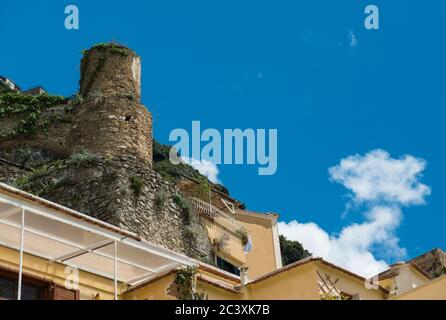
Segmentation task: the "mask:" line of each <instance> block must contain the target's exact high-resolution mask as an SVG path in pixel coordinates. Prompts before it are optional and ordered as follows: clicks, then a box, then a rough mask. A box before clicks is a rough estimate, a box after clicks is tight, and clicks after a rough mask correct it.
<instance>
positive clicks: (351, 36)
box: [348, 30, 359, 48]
mask: <svg viewBox="0 0 446 320" xmlns="http://www.w3.org/2000/svg"><path fill="white" fill-rule="evenodd" d="M348 37H349V39H350V47H351V48H354V47H356V46H357V45H358V44H359V42H358V39H356V36H355V33H354V32H353V30H350V31H349V32H348Z"/></svg>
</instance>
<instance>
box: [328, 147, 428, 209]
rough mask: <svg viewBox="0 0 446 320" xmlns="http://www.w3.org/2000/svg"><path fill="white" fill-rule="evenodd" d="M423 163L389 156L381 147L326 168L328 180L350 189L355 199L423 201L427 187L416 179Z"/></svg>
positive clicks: (362, 200) (423, 166) (408, 158)
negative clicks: (328, 173) (329, 178)
mask: <svg viewBox="0 0 446 320" xmlns="http://www.w3.org/2000/svg"><path fill="white" fill-rule="evenodd" d="M425 167H426V162H425V161H424V160H423V159H417V158H414V157H413V156H410V155H406V156H404V157H403V158H401V159H393V158H391V157H390V155H389V153H387V152H386V151H383V150H374V151H372V152H370V153H368V154H366V155H365V156H360V155H354V156H350V157H348V158H346V159H342V160H341V163H340V165H338V166H336V167H333V168H330V169H329V172H330V176H331V179H332V180H333V181H335V182H339V183H341V184H343V185H344V186H345V187H346V188H347V189H349V190H351V191H352V192H353V195H354V200H355V201H357V202H366V201H386V202H392V203H400V204H403V205H410V204H423V203H424V197H425V196H427V195H429V194H430V192H431V190H430V188H429V187H428V186H426V185H424V184H422V183H420V182H419V181H418V178H419V174H420V173H421V172H422V171H423V170H424V169H425Z"/></svg>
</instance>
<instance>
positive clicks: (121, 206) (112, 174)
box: [0, 156, 212, 262]
mask: <svg viewBox="0 0 446 320" xmlns="http://www.w3.org/2000/svg"><path fill="white" fill-rule="evenodd" d="M59 162H60V161H59ZM59 162H58V163H57V167H56V166H55V165H49V167H48V170H47V171H46V172H43V173H40V174H39V175H37V176H33V175H32V174H31V178H30V179H29V182H28V183H27V184H25V185H23V189H25V190H26V191H29V192H31V193H34V194H38V195H39V196H41V197H43V198H45V199H48V200H50V201H53V202H55V203H58V204H61V205H63V206H66V207H68V208H72V209H74V210H77V211H79V212H82V213H85V214H88V215H90V216H92V217H95V218H97V219H100V220H103V221H106V222H108V223H111V224H114V225H116V226H118V227H121V228H123V229H126V230H129V231H132V232H134V233H136V234H138V235H139V236H141V237H142V238H144V239H146V240H148V241H151V242H153V243H156V244H159V245H162V246H164V247H166V248H169V249H171V250H174V251H177V252H181V253H183V254H186V255H188V256H190V257H193V258H196V259H199V260H202V261H207V262H210V261H212V259H211V251H212V248H211V245H210V242H209V239H208V235H207V231H206V230H205V229H204V227H203V226H202V225H201V222H200V218H199V215H198V214H197V213H196V212H194V211H191V212H189V213H188V214H189V216H185V214H186V213H185V212H184V210H183V209H182V208H181V207H180V205H179V204H178V203H177V201H176V200H175V197H178V196H180V197H181V195H180V192H179V190H178V189H177V187H176V186H175V185H174V184H171V183H170V182H167V181H165V180H164V179H163V178H162V177H161V176H160V175H159V174H158V173H156V172H155V171H153V170H152V169H151V168H150V164H149V163H148V162H144V161H141V160H139V159H137V158H135V157H133V156H117V157H113V158H110V157H102V156H94V157H92V158H90V159H84V160H78V161H74V160H73V159H68V160H65V161H63V163H59ZM1 172H2V167H1V163H0V173H1ZM3 172H6V171H3ZM7 172H10V173H11V175H15V174H16V170H15V169H14V168H9V170H8V171H7ZM4 177H6V176H4ZM13 177H17V176H16V175H15V176H13Z"/></svg>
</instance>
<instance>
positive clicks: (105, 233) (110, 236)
mask: <svg viewBox="0 0 446 320" xmlns="http://www.w3.org/2000/svg"><path fill="white" fill-rule="evenodd" d="M8 187H9V186H8ZM9 188H11V187H9ZM11 189H14V188H11ZM14 190H16V189H14ZM19 192H21V193H24V192H23V191H19ZM42 201H46V200H43V199H42ZM46 202H48V201H46ZM48 203H49V202H48ZM0 204H7V205H10V206H13V208H11V209H9V210H6V211H4V212H0V225H8V226H10V227H14V228H18V229H19V230H20V244H19V247H18V248H17V247H16V246H14V245H11V244H9V243H3V242H0V245H2V246H5V247H9V248H12V249H15V250H19V257H20V259H19V275H18V290H17V300H21V298H22V278H23V256H24V253H28V254H31V255H34V256H38V257H40V258H43V259H45V260H49V262H50V263H63V264H65V265H67V266H72V267H75V268H78V269H80V270H84V271H86V272H90V273H93V274H96V275H100V276H103V277H106V278H109V279H110V275H105V274H103V273H101V272H99V271H95V270H90V269H89V268H86V267H82V266H78V265H73V264H72V263H70V262H69V261H68V260H70V259H74V258H77V257H80V256H82V255H85V254H88V253H94V254H96V255H99V256H102V257H106V258H109V259H112V260H113V272H112V273H113V284H114V299H115V300H117V299H118V281H120V280H119V279H118V262H121V263H125V264H127V265H129V266H133V267H137V268H139V269H143V270H144V271H147V272H145V273H144V274H143V275H141V276H138V277H136V278H134V279H131V280H129V281H120V282H123V283H126V284H129V285H131V286H134V285H137V284H139V283H142V282H144V281H146V280H149V279H151V278H153V277H156V276H157V275H158V274H160V273H163V272H166V271H169V270H172V269H175V268H178V267H179V266H182V265H189V266H191V265H197V262H196V261H195V260H193V259H190V258H188V257H185V256H183V255H180V254H176V253H175V252H172V251H170V250H167V249H164V248H162V247H159V246H157V245H154V244H151V243H149V242H147V241H144V240H139V239H138V240H137V239H135V237H132V234H131V233H129V232H127V231H125V230H122V229H118V228H117V227H114V226H112V225H108V224H106V223H105V222H102V221H100V220H97V219H94V218H91V217H89V216H86V215H83V214H81V213H79V212H75V211H73V212H75V213H76V215H78V216H79V218H78V219H77V221H76V220H75V219H76V218H74V217H72V216H68V215H67V214H62V213H60V212H56V211H55V210H51V209H49V210H42V208H40V206H36V205H34V204H33V203H31V201H24V200H21V199H18V197H17V198H16V197H13V196H10V195H7V194H3V193H1V192H0ZM58 207H60V206H58ZM61 208H62V207H61ZM65 209H66V210H70V209H67V208H65ZM70 211H72V210H70ZM28 212H29V213H32V214H36V215H38V216H41V217H44V218H47V219H51V220H54V221H58V222H61V223H64V224H67V225H69V226H72V227H75V228H78V229H81V230H83V231H87V232H91V233H93V234H95V235H98V236H101V237H103V238H105V240H102V241H99V242H97V243H94V244H91V245H89V246H87V247H81V246H80V245H79V244H75V243H72V242H70V241H68V240H66V239H61V238H60V237H55V236H54V235H51V234H49V233H45V232H39V231H36V230H31V229H29V228H27V227H26V216H27V213H28ZM14 214H20V226H19V227H18V226H17V225H16V224H14V223H10V222H8V221H5V220H4V219H6V218H7V217H10V216H12V215H14ZM82 218H85V219H82ZM81 219H82V220H81ZM89 221H91V222H96V223H90V222H89ZM112 230H117V231H118V230H119V231H121V232H120V233H117V232H114V231H112ZM25 232H28V233H31V234H35V235H38V236H41V237H44V238H48V239H50V240H54V241H57V242H59V243H61V244H65V245H68V246H71V247H75V248H76V250H74V251H72V252H69V253H67V254H64V255H61V256H59V257H56V258H54V257H49V256H42V254H41V253H40V254H38V253H35V252H32V251H31V250H26V248H25ZM125 234H129V236H125ZM119 243H122V244H125V245H127V246H129V247H133V248H136V249H139V250H142V252H145V253H147V254H150V255H155V256H158V257H161V258H164V259H166V260H167V261H169V263H166V264H164V265H163V266H161V267H159V268H156V269H152V268H149V267H148V266H142V265H140V264H138V263H135V262H132V261H128V260H125V259H122V258H119V257H118V245H119ZM110 245H113V254H112V255H110V254H106V253H103V252H98V251H97V250H98V249H101V248H104V247H107V246H110Z"/></svg>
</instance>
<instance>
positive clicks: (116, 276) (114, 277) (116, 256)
mask: <svg viewBox="0 0 446 320" xmlns="http://www.w3.org/2000/svg"><path fill="white" fill-rule="evenodd" d="M114 251H115V252H114V255H113V260H114V263H113V265H114V272H113V273H114V276H113V279H114V285H115V300H118V241H116V240H115V246H114Z"/></svg>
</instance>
